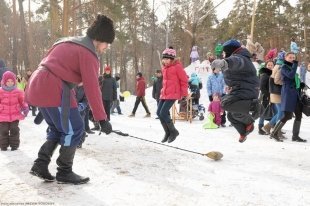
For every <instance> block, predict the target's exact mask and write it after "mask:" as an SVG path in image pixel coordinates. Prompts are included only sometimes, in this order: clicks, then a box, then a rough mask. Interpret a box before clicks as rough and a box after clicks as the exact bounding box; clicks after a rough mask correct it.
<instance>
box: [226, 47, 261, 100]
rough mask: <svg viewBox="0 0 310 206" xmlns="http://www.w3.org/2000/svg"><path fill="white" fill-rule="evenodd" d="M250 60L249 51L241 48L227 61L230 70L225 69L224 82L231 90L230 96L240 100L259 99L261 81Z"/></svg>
mask: <svg viewBox="0 0 310 206" xmlns="http://www.w3.org/2000/svg"><path fill="white" fill-rule="evenodd" d="M250 58H251V54H250V53H249V51H248V50H247V49H245V48H242V47H241V48H239V49H237V51H235V52H234V53H233V54H232V55H231V56H230V57H228V58H226V59H225V60H226V62H227V64H228V68H225V69H223V70H224V71H223V74H224V81H225V83H226V85H227V86H229V87H230V88H231V92H230V95H234V96H236V97H238V98H239V99H244V100H246V99H257V98H258V92H259V79H258V77H257V75H256V69H255V67H254V65H253V63H252V61H251V59H250Z"/></svg>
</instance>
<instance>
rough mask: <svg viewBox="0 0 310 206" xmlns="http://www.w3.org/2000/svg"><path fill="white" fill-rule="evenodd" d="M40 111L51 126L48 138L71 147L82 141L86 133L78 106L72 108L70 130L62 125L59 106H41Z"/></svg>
mask: <svg viewBox="0 0 310 206" xmlns="http://www.w3.org/2000/svg"><path fill="white" fill-rule="evenodd" d="M40 111H41V112H42V115H43V117H44V119H45V121H46V123H47V124H48V126H49V130H48V131H47V139H48V140H51V141H55V142H59V144H60V145H62V146H69V147H76V146H77V145H78V144H79V143H80V140H81V138H82V136H83V134H84V122H83V120H82V117H81V115H80V112H79V111H78V109H77V108H70V114H69V117H68V118H69V130H68V132H65V131H64V129H63V127H62V124H61V122H62V121H61V118H62V117H61V111H60V109H59V108H58V107H41V108H40Z"/></svg>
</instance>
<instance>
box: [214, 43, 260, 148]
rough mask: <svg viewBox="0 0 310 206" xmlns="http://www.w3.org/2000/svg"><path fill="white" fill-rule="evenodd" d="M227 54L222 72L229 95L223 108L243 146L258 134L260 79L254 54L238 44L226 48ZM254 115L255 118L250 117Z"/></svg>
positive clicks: (223, 103) (224, 100) (225, 44)
mask: <svg viewBox="0 0 310 206" xmlns="http://www.w3.org/2000/svg"><path fill="white" fill-rule="evenodd" d="M223 50H224V52H225V59H224V60H215V61H222V62H221V63H222V71H223V74H224V81H225V84H226V85H227V86H228V89H227V93H228V94H227V95H225V96H224V97H223V98H222V107H223V109H224V110H226V111H227V112H228V114H227V118H228V120H229V121H230V122H231V124H232V125H233V126H234V127H235V129H236V130H237V131H238V133H239V134H240V138H239V142H241V143H242V142H244V141H245V140H246V138H247V135H248V134H249V133H251V132H252V131H253V130H254V124H253V123H254V121H255V119H257V118H258V113H259V102H258V99H257V98H258V92H259V79H258V77H257V75H256V69H255V67H254V65H253V63H252V62H251V59H250V58H251V54H250V53H249V51H248V50H247V49H246V48H243V47H241V44H240V43H239V42H238V41H237V40H234V39H232V40H229V41H227V42H225V43H224V44H223ZM250 112H252V114H250Z"/></svg>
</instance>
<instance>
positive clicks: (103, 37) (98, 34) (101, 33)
mask: <svg viewBox="0 0 310 206" xmlns="http://www.w3.org/2000/svg"><path fill="white" fill-rule="evenodd" d="M87 36H88V37H89V38H91V39H93V40H97V41H99V42H106V43H109V44H111V43H112V42H113V41H114V38H115V30H114V25H113V21H112V20H111V19H110V18H108V17H107V16H105V15H101V14H99V15H98V16H97V18H96V20H95V21H94V22H93V23H92V25H91V26H90V27H89V28H88V29H87Z"/></svg>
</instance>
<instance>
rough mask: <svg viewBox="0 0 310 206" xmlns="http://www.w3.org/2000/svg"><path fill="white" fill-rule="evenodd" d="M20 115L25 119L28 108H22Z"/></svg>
mask: <svg viewBox="0 0 310 206" xmlns="http://www.w3.org/2000/svg"><path fill="white" fill-rule="evenodd" d="M22 113H23V115H24V116H25V117H27V115H28V113H29V108H28V107H25V108H22Z"/></svg>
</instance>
